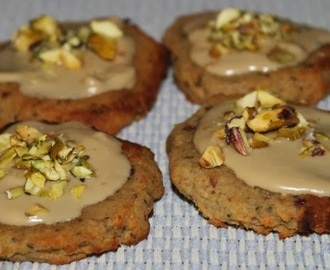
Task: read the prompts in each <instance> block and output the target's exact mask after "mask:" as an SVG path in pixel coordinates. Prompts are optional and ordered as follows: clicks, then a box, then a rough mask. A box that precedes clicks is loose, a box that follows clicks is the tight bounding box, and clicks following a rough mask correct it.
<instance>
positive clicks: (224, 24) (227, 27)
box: [208, 8, 298, 62]
mask: <svg viewBox="0 0 330 270" xmlns="http://www.w3.org/2000/svg"><path fill="white" fill-rule="evenodd" d="M208 25H209V27H210V29H211V35H210V38H209V40H210V42H211V43H212V48H211V52H210V54H211V56H214V57H215V58H218V57H219V56H221V54H222V53H225V52H226V51H228V50H238V51H242V50H249V51H258V50H259V47H260V45H259V43H260V40H261V39H262V38H263V37H269V38H271V39H273V40H275V41H276V42H278V41H281V40H285V39H286V38H287V37H288V36H289V35H290V34H291V33H292V32H294V31H297V29H298V27H297V26H295V25H293V24H289V23H287V22H282V21H281V20H279V19H278V18H276V17H274V16H270V15H267V14H257V13H252V12H246V11H242V10H239V9H237V8H226V9H223V10H222V11H221V12H219V13H218V15H217V16H216V18H215V19H214V20H212V21H210V22H209V23H208ZM219 45H220V46H219ZM215 52H216V53H215ZM270 57H271V58H274V59H275V60H276V61H280V62H288V61H293V60H292V55H291V54H290V53H289V52H287V51H285V52H284V51H282V50H281V51H279V50H277V51H273V52H272V53H271V54H270Z"/></svg>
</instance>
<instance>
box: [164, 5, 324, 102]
mask: <svg viewBox="0 0 330 270" xmlns="http://www.w3.org/2000/svg"><path fill="white" fill-rule="evenodd" d="M216 14H217V12H212V11H209V12H202V13H196V14H191V15H186V16H181V17H179V18H178V19H177V20H176V21H174V22H173V23H172V24H171V25H170V26H169V27H168V29H167V30H166V32H165V34H164V36H163V41H164V44H165V46H166V47H167V48H168V49H169V51H170V52H171V55H172V63H173V69H174V77H175V81H176V83H177V85H178V87H179V88H180V89H181V90H182V91H183V92H184V94H185V95H186V97H187V99H188V100H189V101H191V102H194V103H202V102H203V101H205V100H207V99H208V98H209V97H211V96H213V95H216V94H224V95H233V94H234V95H235V94H245V93H247V92H249V91H251V90H252V89H256V88H259V87H260V88H269V87H272V88H274V90H275V91H276V92H277V93H278V94H279V96H281V98H282V99H284V100H287V101H290V102H295V103H302V104H316V103H317V102H318V101H319V100H321V99H322V98H324V97H325V96H326V95H327V94H328V93H329V89H330V44H326V45H324V46H322V47H321V48H319V49H318V50H316V51H314V52H313V53H311V54H310V55H309V56H308V58H307V59H306V60H305V61H304V62H302V63H300V64H298V65H296V66H292V67H285V68H281V69H278V70H275V71H272V72H268V73H257V72H255V73H248V74H243V75H236V76H230V77H225V76H217V75H214V74H211V73H209V72H207V71H206V70H205V69H204V68H202V67H200V66H198V65H197V64H195V63H194V62H193V61H192V60H191V58H190V55H189V53H190V50H191V44H190V42H189V41H188V38H187V32H186V31H187V30H186V28H187V27H186V26H187V25H190V28H192V29H195V28H198V27H201V26H204V25H206V23H207V22H208V21H209V20H211V19H212V18H215V17H216Z"/></svg>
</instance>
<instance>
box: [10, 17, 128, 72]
mask: <svg viewBox="0 0 330 270" xmlns="http://www.w3.org/2000/svg"><path fill="white" fill-rule="evenodd" d="M123 35H124V33H123V31H122V30H121V29H120V28H119V26H117V24H116V23H114V22H113V21H112V20H110V19H104V20H94V21H91V23H90V25H88V26H82V27H79V28H78V29H76V28H72V29H61V27H60V25H59V23H58V22H57V21H56V20H55V19H54V18H53V17H51V16H49V15H42V16H39V17H37V18H35V19H33V20H31V21H30V22H29V25H27V26H24V27H21V28H20V29H19V30H18V31H16V32H15V34H13V37H12V44H13V47H14V48H15V49H16V50H18V51H20V52H25V53H27V52H31V56H32V58H33V59H36V60H39V61H40V62H41V63H43V64H44V67H45V68H47V67H49V66H53V65H59V66H62V67H64V68H67V69H71V70H77V69H80V68H81V67H82V66H83V62H82V60H81V53H82V52H83V51H84V50H91V51H93V52H94V53H96V54H97V55H98V56H99V57H101V58H102V59H105V60H113V59H114V58H115V56H116V53H117V40H118V39H119V38H121V37H122V36H123Z"/></svg>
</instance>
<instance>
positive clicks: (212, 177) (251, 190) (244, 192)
mask: <svg viewBox="0 0 330 270" xmlns="http://www.w3.org/2000/svg"><path fill="white" fill-rule="evenodd" d="M224 99H225V97H224V96H222V95H218V96H215V97H213V98H212V99H211V100H210V101H209V102H207V103H205V104H204V105H203V106H202V107H201V108H200V109H199V110H198V111H197V112H196V113H195V114H194V115H193V116H191V117H190V118H189V119H187V120H186V121H185V122H183V123H180V124H178V125H176V126H175V127H174V129H173V130H172V132H171V133H170V135H169V137H168V139H167V144H166V149H167V153H168V157H169V169H170V178H171V181H172V183H173V184H174V186H175V187H176V188H177V190H178V191H179V192H180V193H182V194H183V195H184V196H185V197H186V198H187V199H188V200H189V201H192V202H193V203H194V205H195V206H196V208H197V209H198V210H199V211H200V212H201V214H202V215H203V216H204V217H205V218H206V219H207V220H208V222H209V223H211V224H213V225H215V226H217V227H227V226H228V225H233V226H237V227H241V228H245V229H251V230H253V231H255V232H257V233H260V234H269V233H271V232H277V233H278V234H279V237H280V238H285V237H291V236H294V235H296V234H304V235H306V234H310V233H313V232H316V233H319V234H323V233H329V232H330V198H329V197H318V196H314V195H290V194H286V195H283V194H280V193H274V192H270V191H267V190H264V189H261V188H258V187H252V186H249V185H247V184H246V183H245V182H244V181H242V180H241V179H239V178H237V177H236V175H235V172H234V171H233V170H231V169H230V168H228V167H226V166H225V165H222V166H220V167H216V168H212V169H206V168H202V167H201V166H200V165H199V159H200V157H201V154H200V153H199V152H198V150H197V149H196V148H195V146H194V144H193V138H194V134H195V131H196V129H197V127H198V125H199V122H200V120H201V118H202V117H203V115H204V114H205V113H206V112H207V111H208V110H209V109H210V108H212V106H214V105H215V104H217V103H218V102H220V101H223V100H224Z"/></svg>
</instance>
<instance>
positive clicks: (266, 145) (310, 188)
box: [167, 90, 330, 238]
mask: <svg viewBox="0 0 330 270" xmlns="http://www.w3.org/2000/svg"><path fill="white" fill-rule="evenodd" d="M329 127H330V117H329V112H325V111H320V110H318V109H314V108H311V107H305V106H302V105H301V106H292V105H290V104H287V103H286V102H284V101H283V100H281V99H279V98H278V97H276V96H274V95H272V94H269V93H268V92H267V91H263V90H258V91H254V92H251V93H249V94H247V95H246V96H244V97H242V98H239V99H233V98H228V97H227V98H225V97H224V96H214V97H213V98H212V99H211V100H210V101H209V102H208V103H207V104H204V105H203V106H202V107H201V108H200V109H199V110H198V111H197V112H196V113H195V114H194V115H193V116H192V117H190V118H189V119H188V120H186V121H185V122H183V123H181V124H178V125H177V126H176V127H175V128H174V129H173V131H172V132H171V133H170V135H169V138H168V140H167V153H168V156H169V168H170V177H171V181H172V182H173V184H174V186H175V187H176V188H177V189H178V191H179V192H180V193H182V194H183V195H184V196H185V197H186V198H188V200H190V201H192V202H193V203H194V204H195V205H196V207H197V208H198V210H199V211H200V212H201V213H202V215H203V216H204V217H205V218H206V219H207V220H208V221H209V222H210V223H211V224H213V225H215V226H218V227H225V226H228V225H234V226H239V227H242V228H246V229H252V230H254V231H255V232H257V233H260V234H268V233H270V232H278V233H279V236H280V237H281V238H285V237H289V236H293V235H295V234H309V233H311V232H316V233H320V234H322V233H329V232H330V226H329V224H330V223H329V220H330V182H329V177H330V175H329V170H328V166H329V164H330V163H329V162H330V129H329Z"/></svg>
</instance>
